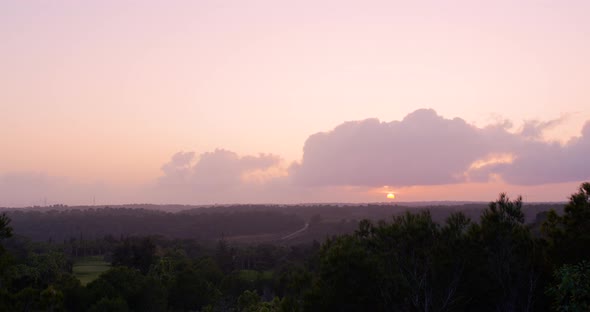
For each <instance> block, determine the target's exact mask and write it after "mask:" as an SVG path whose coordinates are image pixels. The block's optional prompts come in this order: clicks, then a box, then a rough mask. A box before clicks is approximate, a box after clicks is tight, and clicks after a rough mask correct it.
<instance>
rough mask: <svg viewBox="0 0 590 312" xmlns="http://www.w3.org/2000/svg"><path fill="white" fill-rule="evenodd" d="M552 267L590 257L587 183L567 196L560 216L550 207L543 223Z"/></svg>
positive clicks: (589, 187)
mask: <svg viewBox="0 0 590 312" xmlns="http://www.w3.org/2000/svg"><path fill="white" fill-rule="evenodd" d="M542 232H543V234H544V235H545V236H546V237H547V240H548V241H549V251H550V254H551V256H552V259H553V261H554V265H555V267H559V266H561V265H562V264H575V263H579V262H580V261H583V260H590V248H588V246H590V183H588V182H586V183H582V184H581V185H580V188H579V190H578V192H577V193H575V194H572V195H571V196H570V200H569V202H568V204H567V205H566V206H565V207H564V211H563V215H561V216H560V215H558V214H557V212H556V211H555V210H551V211H550V212H549V213H548V215H547V220H546V221H545V223H544V224H543V226H542Z"/></svg>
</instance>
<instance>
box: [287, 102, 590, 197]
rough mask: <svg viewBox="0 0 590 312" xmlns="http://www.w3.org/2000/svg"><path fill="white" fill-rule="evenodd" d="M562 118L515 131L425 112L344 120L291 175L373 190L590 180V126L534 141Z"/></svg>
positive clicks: (312, 142) (311, 147)
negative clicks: (570, 135) (566, 137)
mask: <svg viewBox="0 0 590 312" xmlns="http://www.w3.org/2000/svg"><path fill="white" fill-rule="evenodd" d="M559 122H560V119H556V120H552V121H549V122H540V121H534V122H530V121H529V122H527V123H525V126H524V127H523V130H522V131H521V132H520V133H512V132H509V131H508V128H510V125H511V124H510V123H505V122H504V123H501V124H497V125H492V126H488V127H484V128H478V127H476V126H474V125H470V124H468V123H466V122H465V121H464V120H463V119H460V118H454V119H446V118H443V117H442V116H439V115H438V114H437V113H436V112H435V111H434V110H430V109H421V110H417V111H415V112H413V113H411V114H409V115H408V116H406V117H405V118H404V119H403V120H401V121H392V122H380V121H379V120H377V119H367V120H363V121H355V122H346V123H344V124H342V125H340V126H338V127H336V128H335V129H334V130H332V131H329V132H322V133H317V134H314V135H312V136H310V137H309V138H308V140H307V141H306V142H305V146H304V154H303V159H302V161H301V162H300V163H297V164H294V165H293V166H292V167H291V168H290V176H291V178H292V180H293V182H294V183H296V184H298V185H306V186H327V185H330V186H334V185H353V186H372V187H377V186H382V185H390V186H413V185H441V184H452V183H464V182H473V181H476V182H484V181H487V180H489V179H492V178H497V177H498V176H499V177H500V178H502V179H505V180H506V181H508V182H510V183H515V184H544V183H555V182H567V181H581V180H584V179H588V178H590V166H584V157H585V155H588V154H589V153H590V148H589V147H590V142H589V141H590V130H589V129H590V126H588V125H587V126H586V127H585V130H584V132H583V135H582V137H579V138H574V139H572V140H571V141H570V142H569V143H567V144H566V145H564V146H562V145H560V144H558V143H551V142H543V141H540V140H538V138H539V136H540V134H541V133H542V131H543V130H544V129H547V128H549V127H553V126H555V125H556V124H558V123H559ZM587 168H588V169H587Z"/></svg>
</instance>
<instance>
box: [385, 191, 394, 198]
mask: <svg viewBox="0 0 590 312" xmlns="http://www.w3.org/2000/svg"><path fill="white" fill-rule="evenodd" d="M387 198H388V199H395V194H393V193H391V192H389V193H387Z"/></svg>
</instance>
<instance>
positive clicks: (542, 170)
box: [487, 122, 590, 185]
mask: <svg viewBox="0 0 590 312" xmlns="http://www.w3.org/2000/svg"><path fill="white" fill-rule="evenodd" d="M588 155H590V122H587V123H586V125H585V126H584V128H583V130H582V136H580V137H576V138H573V139H571V140H570V141H568V142H567V143H566V144H565V145H561V144H558V143H547V142H527V144H526V145H525V146H522V147H521V148H519V149H518V154H517V157H516V158H515V160H514V161H513V162H512V163H510V164H497V165H494V166H491V167H490V168H488V169H487V170H488V171H489V172H494V173H497V174H499V175H501V176H502V178H503V179H504V180H505V181H506V182H508V183H512V184H523V185H532V184H546V183H558V182H571V181H586V180H588V179H590V164H589V163H588V161H589V158H588Z"/></svg>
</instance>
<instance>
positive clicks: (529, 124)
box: [520, 115, 567, 139]
mask: <svg viewBox="0 0 590 312" xmlns="http://www.w3.org/2000/svg"><path fill="white" fill-rule="evenodd" d="M566 118H567V117H566V116H565V115H564V116H562V117H560V118H557V119H553V120H548V121H541V120H526V121H525V122H524V125H523V126H522V130H521V131H520V134H521V135H522V136H524V137H527V138H532V139H540V138H541V136H542V135H543V132H545V130H549V129H551V128H554V127H556V126H558V125H559V124H561V123H563V122H564V121H565V119H566Z"/></svg>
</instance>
